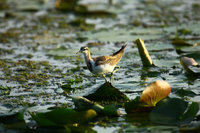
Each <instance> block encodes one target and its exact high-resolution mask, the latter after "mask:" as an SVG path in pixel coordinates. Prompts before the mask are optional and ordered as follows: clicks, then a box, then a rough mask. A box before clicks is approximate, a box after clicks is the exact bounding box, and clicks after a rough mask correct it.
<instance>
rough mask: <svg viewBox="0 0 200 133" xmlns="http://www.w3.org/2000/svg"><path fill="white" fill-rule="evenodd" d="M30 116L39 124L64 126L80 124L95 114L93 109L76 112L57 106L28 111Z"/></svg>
mask: <svg viewBox="0 0 200 133" xmlns="http://www.w3.org/2000/svg"><path fill="white" fill-rule="evenodd" d="M30 114H31V116H32V118H33V119H34V120H35V121H36V122H37V123H38V124H39V125H40V126H59V127H62V126H65V125H73V124H81V123H84V122H87V121H89V120H91V119H92V118H94V117H95V116H96V115H97V114H96V112H95V111H94V110H92V109H90V110H87V111H82V112H77V111H75V110H73V109H68V108H57V109H54V110H52V111H50V112H46V113H36V114H34V113H30Z"/></svg>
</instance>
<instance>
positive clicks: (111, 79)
mask: <svg viewBox="0 0 200 133" xmlns="http://www.w3.org/2000/svg"><path fill="white" fill-rule="evenodd" d="M115 68H116V69H115V70H114V71H112V73H111V76H110V82H111V83H113V80H114V78H113V75H114V73H115V72H117V71H118V70H119V69H120V66H116V67H115Z"/></svg>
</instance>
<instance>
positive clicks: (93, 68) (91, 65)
mask: <svg viewBox="0 0 200 133" xmlns="http://www.w3.org/2000/svg"><path fill="white" fill-rule="evenodd" d="M126 46H127V44H124V45H122V47H121V49H119V50H118V51H117V52H115V53H113V54H112V55H107V56H99V57H91V55H90V50H89V48H88V47H87V46H83V47H81V48H80V50H79V52H77V53H82V54H83V55H84V58H85V62H86V64H87V67H88V69H89V71H90V72H91V73H93V74H95V75H102V76H103V77H104V79H105V81H106V82H108V80H107V78H106V76H105V74H107V73H111V77H110V81H111V80H112V79H113V75H114V73H115V72H116V71H118V70H119V69H120V66H118V65H117V64H118V62H119V61H120V60H121V58H122V56H123V53H124V49H125V48H126ZM115 68H116V69H115Z"/></svg>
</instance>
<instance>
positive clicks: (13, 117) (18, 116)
mask: <svg viewBox="0 0 200 133" xmlns="http://www.w3.org/2000/svg"><path fill="white" fill-rule="evenodd" d="M0 122H1V123H4V124H13V123H18V122H24V123H25V121H24V112H17V113H14V114H10V115H4V116H0Z"/></svg>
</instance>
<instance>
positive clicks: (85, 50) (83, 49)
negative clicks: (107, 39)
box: [78, 46, 89, 53]
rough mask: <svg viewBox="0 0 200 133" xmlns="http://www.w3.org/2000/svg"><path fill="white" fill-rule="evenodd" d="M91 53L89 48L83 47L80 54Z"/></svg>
mask: <svg viewBox="0 0 200 133" xmlns="http://www.w3.org/2000/svg"><path fill="white" fill-rule="evenodd" d="M88 52H89V48H88V47H86V46H85V47H81V48H80V50H79V52H78V53H88Z"/></svg>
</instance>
